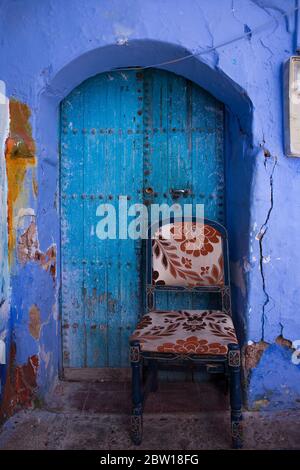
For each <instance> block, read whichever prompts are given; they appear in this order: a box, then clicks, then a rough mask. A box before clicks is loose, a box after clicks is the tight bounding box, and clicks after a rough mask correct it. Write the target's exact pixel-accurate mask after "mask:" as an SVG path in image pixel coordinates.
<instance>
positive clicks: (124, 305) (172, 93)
mask: <svg viewBox="0 0 300 470" xmlns="http://www.w3.org/2000/svg"><path fill="white" fill-rule="evenodd" d="M223 141H224V111H223V105H222V104H221V103H220V102H218V101H217V100H216V99H215V98H214V97H213V96H211V95H210V94H209V93H207V92H206V91H204V90H203V89H201V88H200V87H198V86H197V85H195V84H194V83H193V82H191V81H189V80H187V79H185V78H183V77H181V76H178V75H175V74H173V73H170V72H165V71H161V70H155V69H149V70H145V71H135V70H132V71H118V72H109V73H103V74H99V75H96V76H94V77H92V78H90V79H88V80H86V81H85V82H83V83H82V84H81V85H79V86H78V87H77V88H76V89H74V90H73V91H72V92H71V93H70V95H69V96H67V97H66V98H65V99H64V100H63V102H62V105H61V172H60V174H61V234H62V236H61V272H62V295H61V313H62V335H63V366H64V370H65V372H66V371H68V370H72V369H85V368H97V369H98V368H100V369H102V368H103V369H104V368H107V367H109V368H120V367H126V366H127V365H128V337H129V335H130V333H131V331H132V330H133V329H134V326H135V325H136V322H137V318H138V316H139V315H140V313H141V310H142V306H143V294H142V292H143V272H144V270H145V268H144V266H143V254H142V243H141V240H131V239H127V240H120V239H116V240H99V238H98V237H97V235H96V224H97V217H96V210H97V207H98V205H99V204H100V203H109V204H113V205H115V206H117V204H118V198H119V196H120V195H122V196H127V200H128V205H131V204H133V203H145V204H150V203H154V202H155V203H158V204H161V203H168V204H172V203H174V192H172V190H174V189H180V190H186V193H185V194H184V196H182V197H181V196H179V197H178V198H176V202H177V203H179V204H182V203H191V204H193V205H195V204H196V203H200V204H204V206H205V216H206V217H208V218H212V219H216V220H218V221H220V222H222V223H224V221H225V213H224V208H225V205H224V192H225V187H224V181H225V178H224V149H223V147H224V146H223ZM170 302H173V301H171V300H170V299H168V305H169V307H171V306H172V305H170ZM190 302H193V300H190ZM189 306H190V307H192V304H191V305H189ZM187 307H188V306H187Z"/></svg>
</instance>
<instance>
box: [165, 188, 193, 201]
mask: <svg viewBox="0 0 300 470" xmlns="http://www.w3.org/2000/svg"><path fill="white" fill-rule="evenodd" d="M170 193H171V194H172V197H173V198H176V199H177V198H179V197H180V196H184V197H186V196H188V195H189V194H191V190H190V189H173V188H172V189H170Z"/></svg>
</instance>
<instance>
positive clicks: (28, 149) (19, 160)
mask: <svg viewBox="0 0 300 470" xmlns="http://www.w3.org/2000/svg"><path fill="white" fill-rule="evenodd" d="M9 113H10V126H9V135H8V138H7V140H6V150H5V158H6V173H7V182H8V194H7V208H8V214H7V223H8V256H9V263H10V265H11V263H12V259H13V250H14V248H15V243H16V236H15V227H14V224H13V221H14V217H15V206H16V203H17V201H18V200H19V198H20V197H21V196H23V197H24V195H26V192H24V189H25V188H23V184H24V180H25V176H26V173H27V170H28V168H30V167H34V166H35V165H36V158H35V143H34V140H33V138H32V130H31V125H30V123H29V119H30V115H31V112H30V109H29V107H28V106H27V104H25V103H21V102H20V101H17V100H14V99H11V100H10V103H9Z"/></svg>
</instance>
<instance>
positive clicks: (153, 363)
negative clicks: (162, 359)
mask: <svg viewBox="0 0 300 470" xmlns="http://www.w3.org/2000/svg"><path fill="white" fill-rule="evenodd" d="M150 372H152V383H151V392H157V389H158V364H157V361H151V362H150Z"/></svg>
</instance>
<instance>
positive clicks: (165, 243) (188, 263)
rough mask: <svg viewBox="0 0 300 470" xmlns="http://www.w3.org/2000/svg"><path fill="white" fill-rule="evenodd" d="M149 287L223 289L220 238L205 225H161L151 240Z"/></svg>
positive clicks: (222, 260)
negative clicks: (210, 287) (150, 281)
mask: <svg viewBox="0 0 300 470" xmlns="http://www.w3.org/2000/svg"><path fill="white" fill-rule="evenodd" d="M152 283H153V284H154V285H157V286H158V285H165V286H174V287H175V286H181V287H196V286H207V287H209V286H219V287H221V286H223V285H224V254H223V241H222V234H221V233H220V232H219V231H218V230H217V229H216V228H214V227H213V226H211V225H209V224H208V223H206V222H205V223H200V222H192V221H190V222H181V221H180V222H176V221H175V222H173V223H167V224H164V225H162V227H160V228H159V229H157V231H156V232H155V234H154V236H153V239H152Z"/></svg>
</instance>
